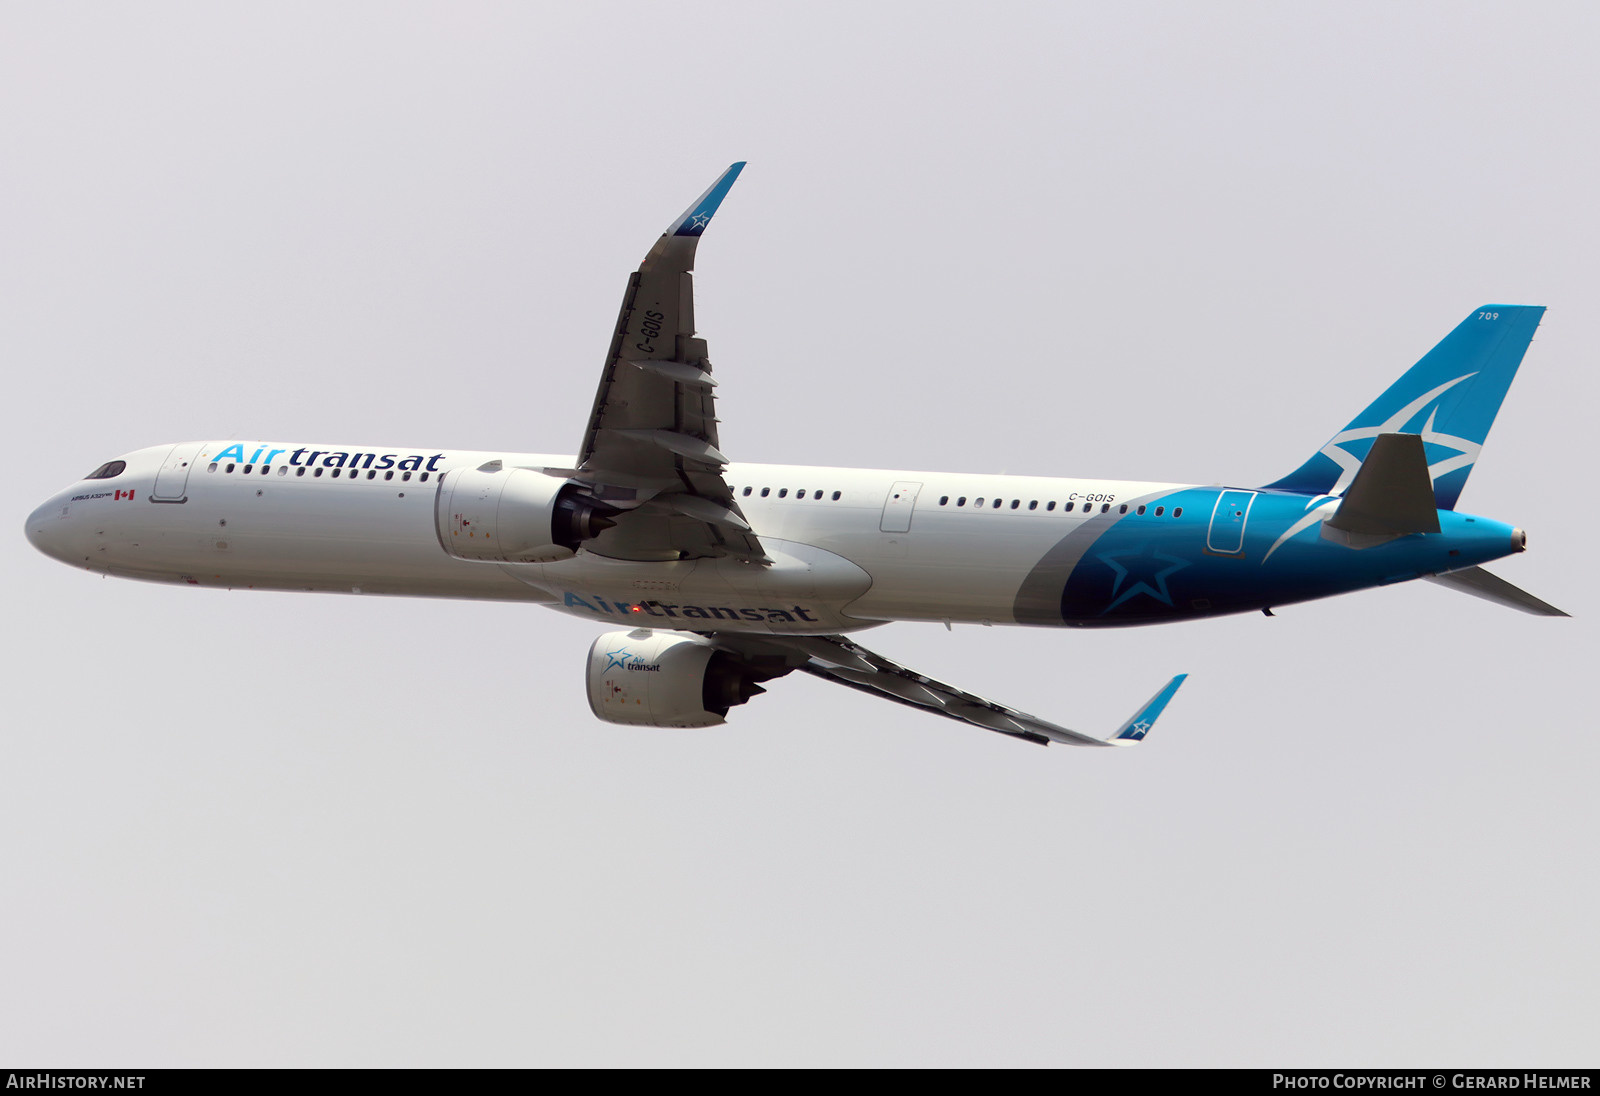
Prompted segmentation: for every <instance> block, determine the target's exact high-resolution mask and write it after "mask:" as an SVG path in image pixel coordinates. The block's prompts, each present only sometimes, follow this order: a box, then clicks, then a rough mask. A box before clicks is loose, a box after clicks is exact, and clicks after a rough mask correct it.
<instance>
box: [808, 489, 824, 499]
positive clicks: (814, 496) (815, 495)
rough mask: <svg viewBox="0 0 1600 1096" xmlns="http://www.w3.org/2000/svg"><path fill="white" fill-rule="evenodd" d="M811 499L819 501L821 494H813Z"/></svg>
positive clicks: (818, 492)
mask: <svg viewBox="0 0 1600 1096" xmlns="http://www.w3.org/2000/svg"><path fill="white" fill-rule="evenodd" d="M811 497H812V498H814V499H820V498H821V497H822V492H821V491H817V492H814V493H813V494H812V496H811Z"/></svg>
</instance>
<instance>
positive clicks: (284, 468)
mask: <svg viewBox="0 0 1600 1096" xmlns="http://www.w3.org/2000/svg"><path fill="white" fill-rule="evenodd" d="M288 474H289V466H288V465H287V464H280V465H278V475H280V476H287V475H288Z"/></svg>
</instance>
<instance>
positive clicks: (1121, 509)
mask: <svg viewBox="0 0 1600 1096" xmlns="http://www.w3.org/2000/svg"><path fill="white" fill-rule="evenodd" d="M1127 512H1128V504H1127V503H1123V504H1122V507H1121V508H1120V509H1119V510H1118V511H1117V513H1119V514H1126V513H1127Z"/></svg>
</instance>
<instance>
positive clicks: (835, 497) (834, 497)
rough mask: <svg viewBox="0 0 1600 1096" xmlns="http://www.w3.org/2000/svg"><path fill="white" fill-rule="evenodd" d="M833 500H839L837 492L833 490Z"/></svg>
mask: <svg viewBox="0 0 1600 1096" xmlns="http://www.w3.org/2000/svg"><path fill="white" fill-rule="evenodd" d="M833 501H834V502H838V501H839V492H837V491H835V492H834V493H833Z"/></svg>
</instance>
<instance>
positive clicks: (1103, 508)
mask: <svg viewBox="0 0 1600 1096" xmlns="http://www.w3.org/2000/svg"><path fill="white" fill-rule="evenodd" d="M1123 509H1124V510H1126V509H1127V507H1126V506H1124V507H1123ZM1100 512H1101V513H1102V514H1109V513H1111V504H1110V503H1109V502H1102V503H1101V504H1100Z"/></svg>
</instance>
